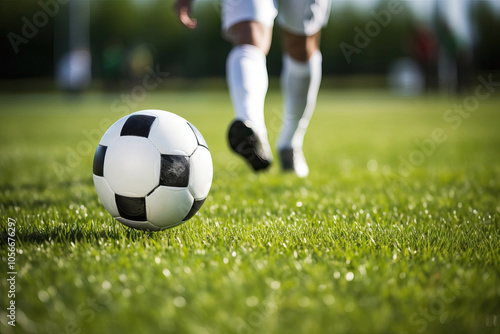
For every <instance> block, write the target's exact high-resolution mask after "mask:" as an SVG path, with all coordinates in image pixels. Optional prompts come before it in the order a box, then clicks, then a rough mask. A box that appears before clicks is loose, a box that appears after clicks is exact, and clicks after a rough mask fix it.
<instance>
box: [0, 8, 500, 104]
mask: <svg viewBox="0 0 500 334" xmlns="http://www.w3.org/2000/svg"><path fill="white" fill-rule="evenodd" d="M193 16H194V17H196V18H197V19H198V24H199V26H198V29H196V30H194V31H189V30H188V29H186V28H184V27H183V26H181V25H180V24H179V23H178V21H177V19H176V17H175V14H174V10H173V0H38V1H35V0H24V1H17V0H2V1H1V2H0V34H1V36H2V39H1V42H0V43H1V47H0V49H1V53H0V61H1V63H2V66H1V67H0V89H1V90H2V91H4V92H5V91H19V90H21V91H25V90H52V89H60V90H64V91H71V92H80V91H84V90H88V89H105V90H121V89H130V87H131V85H132V86H133V85H135V84H137V83H138V81H139V80H142V78H143V77H144V76H145V75H146V74H147V73H149V72H151V71H153V72H154V71H156V72H158V71H161V72H162V73H163V75H164V76H165V75H166V74H165V73H168V80H163V81H162V83H161V84H162V85H163V86H168V85H185V86H186V87H189V86H192V85H195V84H196V83H197V82H201V81H200V80H198V79H200V78H223V77H224V73H225V58H226V54H227V52H228V51H229V49H230V45H229V44H228V43H227V42H226V41H225V40H223V38H222V37H221V34H220V3H219V1H216V0H214V1H212V0H198V1H195V5H194V10H193ZM499 31H500V2H499V1H494V0H491V1H490V0H481V1H476V0H414V1H411V0H410V1H408V0H405V1H395V0H393V1H376V0H358V1H354V0H350V1H346V0H344V1H342V0H333V5H332V12H331V18H330V22H329V24H328V27H327V28H326V29H325V30H324V33H323V38H322V51H323V59H324V62H323V67H324V75H325V80H324V84H325V85H328V84H330V85H333V86H338V87H350V86H353V87H360V86H367V87H369V86H382V87H389V88H393V89H394V90H396V91H397V92H399V93H401V94H407V95H411V94H421V93H423V92H426V91H440V92H447V93H459V94H460V93H463V92H465V91H467V89H468V88H469V85H470V82H471V80H474V79H475V78H476V77H477V75H478V74H479V73H493V72H494V71H498V70H499V69H500V43H499V37H498V32H499ZM274 34H275V35H276V36H275V38H277V37H278V35H279V29H275V32H274ZM268 69H269V73H270V75H271V76H272V77H277V76H278V75H279V73H280V70H281V47H280V44H279V42H277V39H275V43H274V44H273V46H272V49H271V51H270V54H269V57H268ZM148 71H149V72H148ZM192 79H196V80H192ZM220 82H223V80H220Z"/></svg>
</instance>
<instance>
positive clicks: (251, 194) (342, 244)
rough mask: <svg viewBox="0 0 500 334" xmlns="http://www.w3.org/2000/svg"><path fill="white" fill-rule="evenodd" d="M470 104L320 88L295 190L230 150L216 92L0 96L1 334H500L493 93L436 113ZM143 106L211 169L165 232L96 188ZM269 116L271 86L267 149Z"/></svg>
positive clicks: (272, 124) (272, 97) (226, 110)
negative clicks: (126, 212)
mask: <svg viewBox="0 0 500 334" xmlns="http://www.w3.org/2000/svg"><path fill="white" fill-rule="evenodd" d="M474 101H479V100H474V99H471V96H469V99H468V100H467V96H464V97H461V98H456V99H451V100H450V99H449V98H447V97H443V96H430V97H419V98H413V99H404V98H400V97H397V96H394V95H391V94H389V93H387V92H385V91H378V90H373V91H371V90H367V91H350V90H345V91H339V90H329V89H328V88H324V89H323V90H322V91H321V93H320V97H319V101H318V105H317V109H316V113H315V115H314V118H313V120H312V122H311V125H310V130H309V132H308V134H307V136H306V144H305V154H306V157H307V159H308V162H309V166H310V169H311V174H310V176H309V177H308V178H307V179H299V178H297V177H294V176H293V175H290V174H282V173H281V172H280V170H279V166H278V164H277V163H276V164H274V165H273V166H272V168H271V170H270V171H269V172H267V173H264V174H261V175H255V174H253V173H252V172H250V170H249V168H247V166H246V165H245V164H244V162H243V161H241V160H239V158H238V157H236V156H234V155H232V154H231V153H230V151H229V149H228V147H227V144H226V142H225V136H226V129H227V126H228V124H229V122H230V120H231V118H232V109H231V105H230V101H229V97H228V94H227V92H226V91H225V90H223V89H215V88H213V89H211V90H208V89H193V90H187V91H186V90H165V91H160V90H158V91H154V92H150V93H149V94H148V95H147V97H146V98H145V99H144V100H143V101H141V102H140V103H137V105H134V106H129V107H127V105H126V104H125V103H124V102H122V101H121V100H120V97H119V95H118V96H115V95H101V94H97V93H89V94H86V95H83V96H81V97H80V98H70V97H67V96H64V95H60V94H58V93H53V94H50V93H40V94H35V93H33V94H14V93H12V94H6V93H2V95H0V104H1V110H0V157H1V158H0V210H1V211H0V212H1V213H0V214H1V233H2V234H1V236H2V238H1V240H2V242H1V250H0V254H1V257H2V267H1V272H2V274H1V275H0V277H2V280H1V283H0V288H1V289H0V306H1V307H0V322H1V325H0V332H1V333H6V334H7V333H201V334H203V333H238V334H246V333H500V258H499V256H500V232H499V231H500V220H499V217H500V131H499V124H500V114H499V111H500V109H499V106H500V95H498V94H496V95H495V96H493V95H492V96H490V97H488V98H487V99H484V100H480V101H479V104H478V105H472V106H473V108H472V107H471V106H470V105H469V109H473V110H472V111H471V112H470V114H465V113H464V114H463V115H459V114H451V113H449V112H448V111H447V110H449V109H450V108H451V107H452V105H453V104H462V103H464V102H465V103H472V102H474ZM147 108H156V109H165V110H169V111H172V112H175V113H177V114H179V115H181V116H183V117H185V118H186V119H187V120H189V121H190V122H192V123H193V124H195V125H196V126H197V128H198V129H199V130H200V131H201V132H202V133H203V135H204V137H205V139H206V140H207V142H208V144H209V146H210V149H211V153H212V158H213V161H214V180H213V185H212V189H211V192H210V195H209V197H208V199H207V201H206V202H205V204H204V206H203V207H202V209H201V210H200V212H199V213H198V214H197V215H196V216H195V217H193V219H191V220H190V221H189V222H187V223H186V224H184V225H181V226H179V227H176V228H173V229H171V230H166V231H163V232H149V233H148V232H142V231H136V230H131V229H129V228H126V227H125V226H123V225H121V224H120V223H118V222H116V221H115V220H113V218H111V216H110V215H109V214H108V213H107V212H106V211H105V209H104V208H103V207H102V205H101V204H100V202H99V200H98V198H97V194H96V192H95V190H94V186H93V183H92V159H93V154H94V150H95V147H96V146H97V143H98V141H99V139H100V136H101V135H102V133H103V132H104V130H105V129H106V128H107V127H108V126H109V125H110V124H111V123H113V122H114V121H116V120H117V119H118V118H120V117H121V116H123V115H124V114H126V113H129V112H133V111H136V110H140V109H147ZM280 108H281V96H280V94H279V91H278V90H276V89H272V90H271V91H270V92H269V95H268V98H267V102H266V110H267V111H266V113H267V114H266V117H267V122H268V126H269V133H270V137H271V141H272V142H274V140H275V138H276V136H277V132H278V130H279V124H280V115H281V112H280V110H281V109H280ZM9 221H10V222H11V225H15V238H14V239H15V248H16V253H15V268H14V269H15V271H16V272H17V274H15V275H14V276H15V296H12V297H8V296H9V291H12V289H11V286H10V281H7V278H9V277H10V275H9V274H7V273H8V272H10V271H12V270H11V269H9V267H8V253H9V249H8V242H9V239H8V234H9V233H10V232H12V230H10V231H9V230H8V224H9ZM12 300H13V301H15V307H16V310H15V314H16V322H15V325H16V326H15V327H12V326H10V325H9V324H8V321H10V319H9V318H8V317H7V315H8V314H9V310H8V309H7V307H8V306H9V305H10V304H9V303H10V302H11V301H12Z"/></svg>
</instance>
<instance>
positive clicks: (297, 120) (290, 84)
mask: <svg viewBox="0 0 500 334" xmlns="http://www.w3.org/2000/svg"><path fill="white" fill-rule="evenodd" d="M321 64H322V56H321V52H320V51H316V52H314V53H313V54H312V56H311V57H310V58H309V59H308V60H307V61H306V62H300V61H297V60H295V59H292V58H291V57H290V56H289V55H288V54H285V55H284V56H283V70H282V72H281V89H282V91H283V99H284V106H283V121H282V126H281V131H280V134H279V136H278V141H277V147H278V149H284V148H293V149H294V150H302V145H303V142H304V136H305V134H306V130H307V126H308V125H309V120H310V119H311V116H312V114H313V112H314V108H315V106H316V99H317V96H318V91H319V86H320V83H321V72H322V69H321Z"/></svg>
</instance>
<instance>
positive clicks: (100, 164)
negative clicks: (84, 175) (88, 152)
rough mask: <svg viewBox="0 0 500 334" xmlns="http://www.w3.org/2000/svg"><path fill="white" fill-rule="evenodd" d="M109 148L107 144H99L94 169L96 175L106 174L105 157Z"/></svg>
mask: <svg viewBox="0 0 500 334" xmlns="http://www.w3.org/2000/svg"><path fill="white" fill-rule="evenodd" d="M107 148H108V147H107V146H104V145H99V146H97V149H96V150H95V154H94V164H93V167H92V171H93V173H94V175H96V176H104V157H105V156H106V150H107Z"/></svg>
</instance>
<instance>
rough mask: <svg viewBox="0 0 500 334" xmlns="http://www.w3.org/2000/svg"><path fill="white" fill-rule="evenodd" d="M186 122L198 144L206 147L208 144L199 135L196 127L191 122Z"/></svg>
mask: <svg viewBox="0 0 500 334" xmlns="http://www.w3.org/2000/svg"><path fill="white" fill-rule="evenodd" d="M187 124H188V125H189V127H191V130H193V132H194V135H195V136H196V139H197V140H198V145H200V146H203V147H206V148H207V149H208V144H207V142H206V141H205V138H203V136H202V135H201V132H200V131H198V129H197V128H196V127H195V126H194V125H193V124H191V123H189V122H187Z"/></svg>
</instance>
